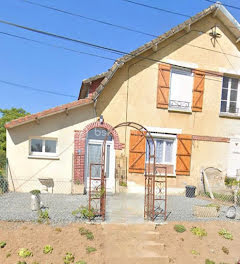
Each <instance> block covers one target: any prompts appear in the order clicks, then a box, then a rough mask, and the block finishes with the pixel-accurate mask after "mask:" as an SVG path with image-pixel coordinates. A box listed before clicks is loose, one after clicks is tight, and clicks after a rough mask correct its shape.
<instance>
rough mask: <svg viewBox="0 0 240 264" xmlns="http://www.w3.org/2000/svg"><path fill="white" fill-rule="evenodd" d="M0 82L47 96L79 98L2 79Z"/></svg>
mask: <svg viewBox="0 0 240 264" xmlns="http://www.w3.org/2000/svg"><path fill="white" fill-rule="evenodd" d="M0 82H1V83H4V84H7V85H11V86H16V87H20V88H23V89H27V90H32V91H37V92H41V93H47V94H53V95H59V96H65V97H71V98H77V96H74V95H70V94H64V93H58V92H54V91H50V90H43V89H38V88H33V87H31V86H27V85H22V84H18V83H13V82H9V81H5V80H2V79H0Z"/></svg>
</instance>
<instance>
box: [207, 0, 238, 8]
mask: <svg viewBox="0 0 240 264" xmlns="http://www.w3.org/2000/svg"><path fill="white" fill-rule="evenodd" d="M205 1H206V2H209V3H214V4H216V2H215V1H212V0H205ZM218 4H219V5H223V6H226V7H230V8H233V9H237V10H240V7H238V6H233V5H228V4H224V3H218Z"/></svg>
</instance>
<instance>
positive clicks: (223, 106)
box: [221, 101, 227, 112]
mask: <svg viewBox="0 0 240 264" xmlns="http://www.w3.org/2000/svg"><path fill="white" fill-rule="evenodd" d="M221 112H227V101H222V102H221Z"/></svg>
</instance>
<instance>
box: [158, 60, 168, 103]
mask: <svg viewBox="0 0 240 264" xmlns="http://www.w3.org/2000/svg"><path fill="white" fill-rule="evenodd" d="M170 71H171V65H167V64H159V68H158V87H157V108H168V98H169V87H170Z"/></svg>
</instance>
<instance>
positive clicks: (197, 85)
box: [192, 70, 205, 112]
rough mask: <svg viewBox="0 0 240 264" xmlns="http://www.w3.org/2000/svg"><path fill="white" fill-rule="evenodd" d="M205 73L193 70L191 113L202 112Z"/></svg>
mask: <svg viewBox="0 0 240 264" xmlns="http://www.w3.org/2000/svg"><path fill="white" fill-rule="evenodd" d="M204 83H205V73H204V72H203V71H198V70H194V84H193V103H192V111H195V112H202V106H203V93H204Z"/></svg>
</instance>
